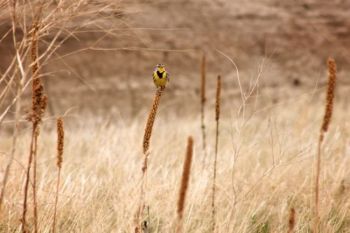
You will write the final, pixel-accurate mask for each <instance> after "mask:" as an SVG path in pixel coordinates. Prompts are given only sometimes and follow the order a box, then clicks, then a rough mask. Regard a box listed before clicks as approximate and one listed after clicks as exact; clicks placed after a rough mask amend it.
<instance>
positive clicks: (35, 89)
mask: <svg viewBox="0 0 350 233" xmlns="http://www.w3.org/2000/svg"><path fill="white" fill-rule="evenodd" d="M38 31H39V24H38V22H37V21H36V22H34V23H33V26H32V34H31V59H32V116H31V121H32V122H33V123H34V124H35V125H38V124H40V122H41V121H42V117H43V115H44V112H45V109H46V106H47V96H45V95H44V86H43V85H42V83H41V79H40V77H39V61H38Z"/></svg>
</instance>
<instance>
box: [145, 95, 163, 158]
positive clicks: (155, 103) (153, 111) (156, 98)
mask: <svg viewBox="0 0 350 233" xmlns="http://www.w3.org/2000/svg"><path fill="white" fill-rule="evenodd" d="M162 91H163V89H157V92H156V94H155V96H154V99H153V104H152V109H151V111H150V113H149V115H148V119H147V124H146V129H145V134H144V136H143V153H144V154H145V155H146V154H147V152H148V149H149V144H150V139H151V136H152V129H153V123H154V120H155V119H156V114H157V109H158V106H159V102H160V97H161V96H162Z"/></svg>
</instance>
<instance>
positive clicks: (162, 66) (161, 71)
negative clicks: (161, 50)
mask: <svg viewBox="0 0 350 233" xmlns="http://www.w3.org/2000/svg"><path fill="white" fill-rule="evenodd" d="M156 70H157V71H158V72H159V73H163V72H164V71H165V65H163V64H157V66H156Z"/></svg>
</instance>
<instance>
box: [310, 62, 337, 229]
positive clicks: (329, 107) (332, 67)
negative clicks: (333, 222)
mask: <svg viewBox="0 0 350 233" xmlns="http://www.w3.org/2000/svg"><path fill="white" fill-rule="evenodd" d="M327 64H328V87H327V97H326V109H325V114H324V117H323V122H322V126H321V130H320V136H319V139H318V147H317V155H316V169H315V170H316V175H315V218H314V233H318V232H319V229H320V213H319V210H320V203H319V202H320V201H319V199H320V174H321V149H322V143H323V139H324V135H325V133H326V132H327V130H328V128H329V124H330V121H331V118H332V112H333V100H334V93H335V84H336V63H335V60H334V59H333V58H328V61H327Z"/></svg>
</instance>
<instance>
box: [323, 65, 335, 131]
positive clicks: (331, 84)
mask: <svg viewBox="0 0 350 233" xmlns="http://www.w3.org/2000/svg"><path fill="white" fill-rule="evenodd" d="M327 63H328V88H327V98H326V111H325V115H324V117H323V123H322V128H321V131H322V132H327V130H328V127H329V123H330V121H331V118H332V112H333V99H334V92H335V84H336V69H337V66H336V63H335V60H334V59H333V58H328V61H327Z"/></svg>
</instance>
